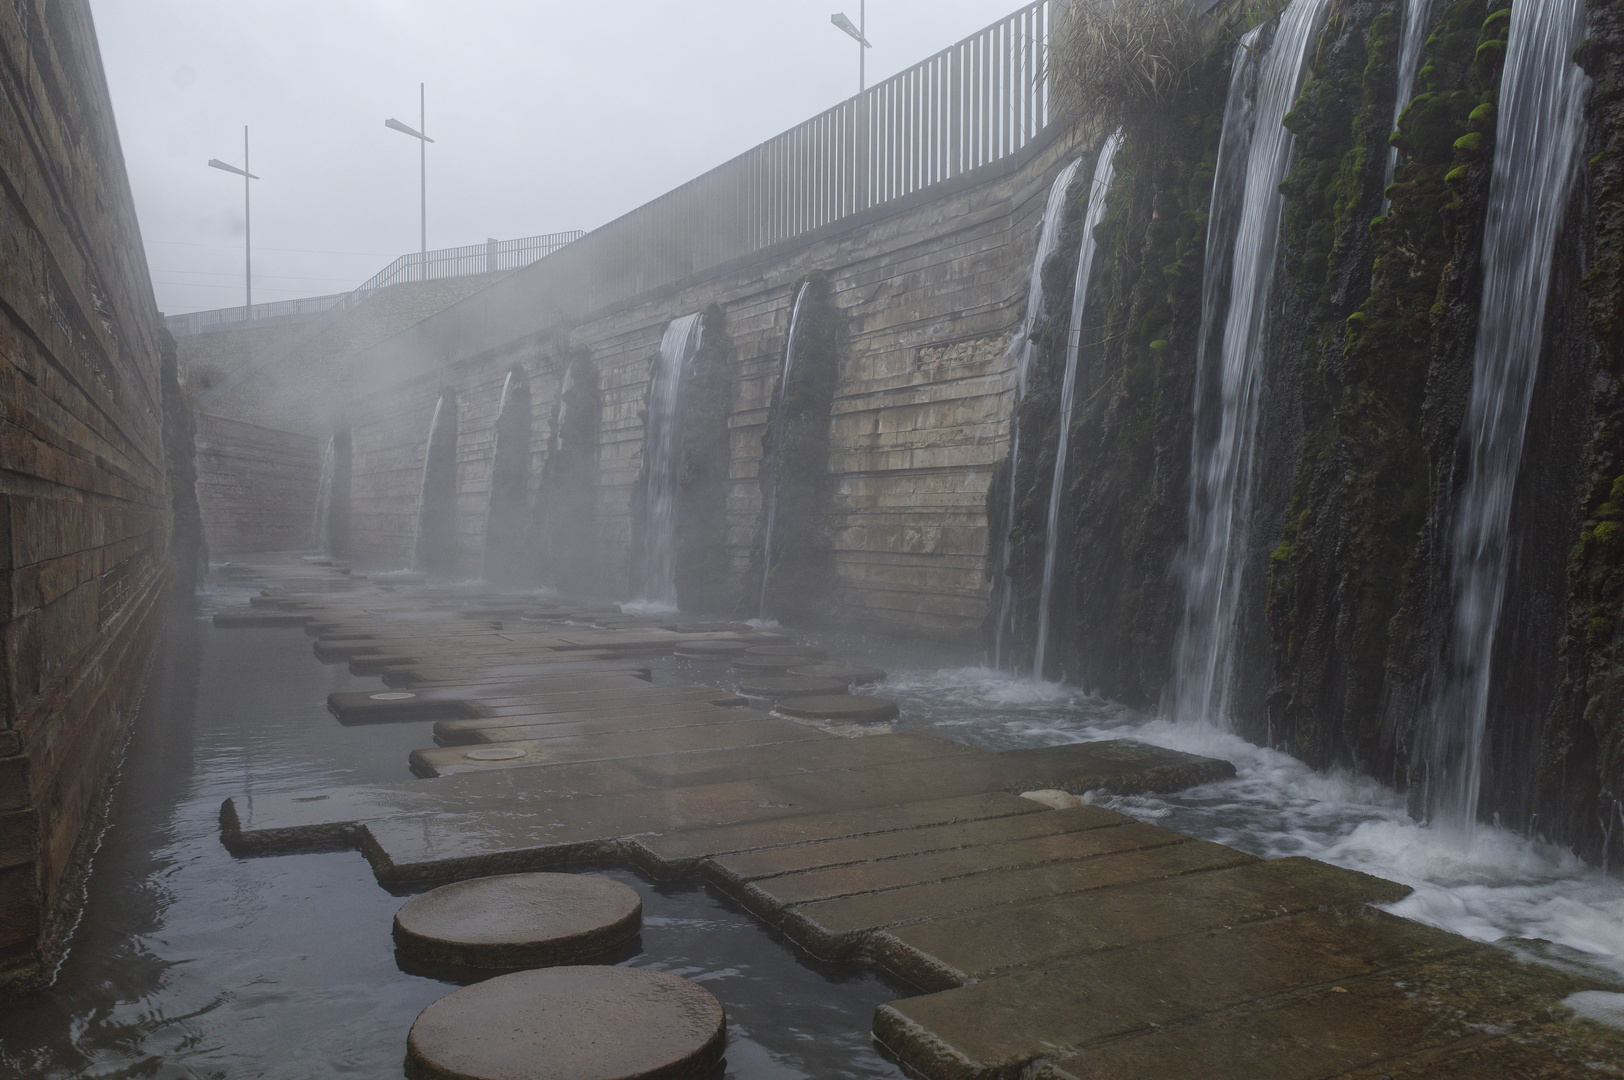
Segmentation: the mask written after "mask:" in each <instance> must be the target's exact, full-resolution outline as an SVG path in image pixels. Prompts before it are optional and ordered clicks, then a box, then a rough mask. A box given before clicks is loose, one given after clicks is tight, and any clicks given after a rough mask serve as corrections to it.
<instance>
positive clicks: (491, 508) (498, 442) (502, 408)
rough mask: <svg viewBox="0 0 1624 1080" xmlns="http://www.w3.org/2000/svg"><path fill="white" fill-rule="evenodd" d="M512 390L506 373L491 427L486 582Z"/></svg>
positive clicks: (482, 572)
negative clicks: (505, 416) (504, 420)
mask: <svg viewBox="0 0 1624 1080" xmlns="http://www.w3.org/2000/svg"><path fill="white" fill-rule="evenodd" d="M512 389H513V372H512V371H511V370H510V371H509V372H508V373H507V378H505V379H503V380H502V396H501V397H499V398H498V399H497V402H496V422H495V424H493V425H492V431H493V433H494V434H493V438H492V446H491V490H490V493H489V495H488V496H487V498H486V500H485V557H484V558H483V559H482V560H481V562H480V571H479V576H480V577H481V578H483V579H484V580H486V581H489V580H490V579H491V519H492V518H493V517H495V516H496V499H497V485H496V481H497V471H496V470H497V465H498V463H499V462H500V461H501V460H502V450H503V446H502V415H503V414H504V413H506V412H507V406H508V391H510V390H512Z"/></svg>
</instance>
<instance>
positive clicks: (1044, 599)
mask: <svg viewBox="0 0 1624 1080" xmlns="http://www.w3.org/2000/svg"><path fill="white" fill-rule="evenodd" d="M1121 145H1122V132H1120V131H1118V132H1117V133H1116V134H1114V135H1112V136H1111V137H1110V138H1108V139H1106V140H1105V144H1104V145H1103V146H1101V147H1100V155H1099V158H1098V159H1096V160H1095V162H1094V178H1093V182H1092V184H1091V185H1090V187H1089V189H1088V209H1087V211H1086V212H1085V213H1084V214H1083V240H1082V246H1081V250H1080V251H1079V252H1078V255H1077V277H1076V279H1075V282H1074V284H1073V285H1072V290H1071V326H1070V327H1069V329H1068V332H1067V334H1066V374H1065V376H1064V378H1063V379H1062V381H1061V385H1060V415H1059V420H1058V424H1059V428H1060V431H1059V436H1058V438H1057V440H1056V443H1055V458H1054V477H1053V478H1052V479H1051V480H1050V482H1049V512H1048V522H1047V528H1046V530H1045V533H1044V542H1043V586H1042V588H1040V589H1039V590H1038V640H1037V647H1036V651H1035V652H1034V653H1033V659H1032V673H1033V674H1034V675H1036V676H1037V677H1038V678H1040V679H1041V678H1043V672H1044V667H1045V664H1046V661H1047V659H1048V653H1049V614H1050V609H1051V608H1052V607H1053V603H1054V573H1055V566H1056V563H1057V561H1058V559H1057V555H1058V553H1059V549H1060V508H1061V503H1062V501H1063V497H1064V492H1065V490H1066V457H1067V455H1068V454H1069V453H1070V451H1071V414H1072V410H1073V409H1075V408H1076V403H1077V360H1078V356H1079V355H1080V354H1081V353H1082V344H1083V310H1084V309H1085V308H1086V307H1087V306H1088V284H1089V280H1090V278H1091V277H1092V276H1093V273H1094V252H1095V248H1096V245H1095V243H1094V229H1095V228H1096V227H1097V226H1098V225H1099V223H1100V221H1101V220H1102V219H1103V218H1104V217H1105V197H1106V196H1107V195H1109V194H1110V192H1111V181H1112V180H1113V179H1114V178H1115V176H1116V172H1115V170H1114V169H1113V167H1112V162H1113V161H1114V160H1115V159H1116V152H1117V149H1118V148H1119V147H1120V146H1121Z"/></svg>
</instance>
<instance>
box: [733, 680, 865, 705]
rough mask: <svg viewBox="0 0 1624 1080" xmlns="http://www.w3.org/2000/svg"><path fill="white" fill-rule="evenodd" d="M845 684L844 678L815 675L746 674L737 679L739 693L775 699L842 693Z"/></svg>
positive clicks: (844, 690) (844, 689)
mask: <svg viewBox="0 0 1624 1080" xmlns="http://www.w3.org/2000/svg"><path fill="white" fill-rule="evenodd" d="M847 685H848V684H847V682H846V681H845V680H844V679H825V678H820V677H818V676H816V675H746V676H744V677H743V678H741V679H740V680H739V693H741V694H745V695H748V696H749V697H764V698H772V699H774V700H777V699H779V698H804V697H814V696H820V695H823V696H826V695H829V694H844V693H845V692H846V687H847Z"/></svg>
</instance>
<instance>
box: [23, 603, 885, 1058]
mask: <svg viewBox="0 0 1624 1080" xmlns="http://www.w3.org/2000/svg"><path fill="white" fill-rule="evenodd" d="M246 595H247V593H246V592H244V591H241V590H232V589H228V588H218V587H217V588H216V589H214V590H213V591H211V593H210V594H209V596H208V597H207V599H206V601H205V614H204V616H201V617H198V618H196V619H193V618H191V617H188V618H186V619H183V620H181V621H180V625H179V627H178V628H177V629H176V631H175V632H174V633H173V634H171V635H170V638H169V640H168V641H167V642H166V644H165V647H164V650H163V654H162V655H161V656H160V658H159V660H158V662H157V664H156V665H155V666H154V669H153V673H152V678H151V682H150V684H149V686H148V689H147V694H146V697H145V699H144V701H143V704H142V709H141V712H140V715H139V716H138V718H137V720H136V724H135V728H134V733H133V735H132V738H131V742H130V745H129V749H128V752H127V755H126V758H125V761H124V765H123V770H122V777H121V780H120V782H119V784H118V787H117V789H116V793H115V795H114V800H113V805H112V812H111V819H110V823H109V827H108V829H107V832H106V834H105V836H104V838H103V841H102V845H101V848H100V850H99V852H98V853H97V855H96V858H95V863H94V866H93V870H92V873H91V875H90V880H89V887H88V896H87V902H86V905H85V910H84V917H83V919H82V920H81V922H80V924H79V927H78V929H77V931H76V933H75V935H74V938H73V944H72V949H71V951H70V953H69V954H68V957H67V960H66V961H65V963H64V964H63V967H62V970H61V973H60V977H59V978H58V980H57V983H56V985H55V987H54V988H53V989H52V990H51V991H49V992H48V993H46V994H45V995H43V996H41V997H40V998H37V999H34V1000H32V1001H29V1002H26V1003H23V1004H21V1005H18V1006H13V1007H11V1008H9V1009H5V1010H0V1077H6V1078H10V1077H19V1078H21V1077H28V1078H33V1077H42V1078H44V1077H154V1078H168V1077H230V1078H232V1080H237V1078H250V1077H288V1078H305V1077H317V1076H354V1077H369V1078H371V1077H378V1078H389V1080H393V1078H395V1077H399V1076H401V1075H402V1069H401V1063H402V1060H403V1058H404V1055H405V1046H406V1032H407V1029H408V1028H409V1027H410V1026H411V1023H412V1020H413V1019H414V1018H415V1017H416V1016H417V1013H418V1012H419V1011H420V1010H421V1009H422V1008H423V1007H424V1006H426V1005H428V1004H429V1003H430V1002H431V1001H433V1000H435V999H436V998H438V997H441V996H442V995H444V994H446V993H447V992H449V991H450V990H452V989H454V986H453V985H452V984H449V983H444V982H439V981H436V980H433V979H429V978H423V977H420V976H416V975H409V974H406V973H404V972H402V971H401V970H400V969H399V968H398V967H397V966H396V964H395V955H394V945H393V942H392V941H391V938H390V920H391V919H392V918H393V916H394V913H395V910H396V909H397V908H398V907H399V906H400V904H401V903H402V902H403V901H402V899H401V898H400V897H398V896H393V895H391V894H390V893H389V892H387V891H385V890H384V889H382V888H380V887H379V886H378V884H377V882H376V881H375V880H374V878H373V876H372V871H371V869H370V867H368V865H367V864H366V861H365V860H364V859H363V858H362V857H361V856H360V855H359V854H358V853H356V852H349V851H345V852H332V853H326V854H310V855H290V856H278V857H272V858H260V859H238V858H234V857H233V856H232V855H231V854H230V853H228V852H227V851H226V850H225V848H224V847H223V846H221V843H220V838H219V824H218V815H219V811H220V804H221V802H222V801H223V800H224V799H226V798H227V797H228V796H232V795H236V794H240V793H243V792H244V791H248V792H258V793H272V792H284V791H291V790H310V789H312V788H316V789H319V788H321V787H323V786H324V785H333V786H337V785H341V784H351V783H357V782H368V781H389V780H408V779H410V774H409V773H408V772H407V769H406V755H407V754H408V752H409V751H411V750H412V749H414V748H417V747H423V746H430V745H432V744H433V739H432V736H431V734H430V728H431V726H432V725H431V724H429V723H414V724H380V725H371V726H365V727H342V726H340V725H339V724H338V723H337V722H336V721H335V720H334V719H333V718H332V716H331V715H330V714H329V713H328V712H327V710H326V707H325V701H326V696H327V695H328V694H330V693H333V692H334V691H341V690H364V689H375V688H378V687H380V686H381V685H382V684H381V682H380V681H379V680H377V679H371V678H357V677H354V676H351V675H350V674H349V673H348V672H347V670H346V669H345V668H343V667H335V666H325V665H322V664H320V663H318V662H317V661H316V660H315V658H314V656H313V655H312V653H311V650H310V639H309V638H308V637H306V636H305V635H304V634H302V633H300V632H298V631H296V630H215V629H214V627H213V626H212V625H211V624H209V623H208V622H207V621H206V614H207V611H211V610H213V609H214V608H215V607H218V606H229V605H234V604H240V603H243V602H244V600H245V598H246ZM662 681H663V680H662ZM609 876H612V877H615V878H618V879H619V880H622V881H626V882H628V883H630V884H632V885H634V886H635V887H637V888H638V890H639V891H640V892H641V893H642V894H643V898H644V920H643V926H644V929H643V935H642V945H643V949H644V952H643V953H642V954H640V955H638V956H637V957H635V958H633V959H632V960H630V961H628V963H630V964H632V965H635V966H644V967H654V968H660V969H663V970H668V971H673V972H676V973H678V974H681V975H684V976H686V977H688V978H690V979H694V980H696V981H698V982H700V983H702V984H703V985H704V986H705V987H707V988H708V989H709V990H711V992H713V993H714V994H716V996H717V997H718V998H720V999H721V1001H722V1003H723V1005H724V1006H726V1008H727V1013H728V1023H729V1028H730V1036H731V1040H730V1044H729V1048H728V1055H727V1057H728V1074H727V1075H728V1076H730V1077H737V1078H739V1080H757V1078H760V1080H780V1078H783V1080H790V1078H797V1077H818V1078H823V1077H900V1076H901V1075H902V1074H901V1072H900V1071H899V1070H898V1069H897V1068H896V1067H895V1066H894V1065H892V1064H890V1063H888V1062H886V1061H885V1060H883V1059H882V1058H881V1057H880V1056H879V1055H878V1054H877V1053H876V1052H875V1050H874V1049H873V1047H872V1045H871V1043H870V1041H869V1036H868V1033H869V1028H870V1023H871V1017H872V1014H873V1010H874V1007H875V1006H876V1005H878V1004H880V1003H881V1002H884V1001H888V1000H890V999H892V998H893V997H895V996H896V995H895V993H894V992H893V990H891V989H890V988H889V987H887V986H886V985H885V984H884V983H882V982H881V981H880V980H879V979H877V978H875V977H874V976H872V975H870V974H867V973H865V972H862V971H859V970H856V969H829V970H825V969H822V968H818V967H814V966H811V965H810V964H808V963H803V962H802V961H800V960H799V959H798V958H797V957H796V955H795V954H794V953H793V952H792V951H790V950H789V949H788V948H787V947H785V946H783V945H781V944H780V943H778V942H777V941H775V940H773V939H772V938H771V937H769V936H768V934H767V933H766V932H765V931H764V930H762V929H761V928H759V927H758V926H757V924H755V923H754V922H753V921H751V920H750V919H749V917H748V916H746V915H744V914H742V913H739V912H737V911H734V910H731V909H730V908H729V907H727V906H725V905H724V904H723V903H722V902H720V901H719V900H717V899H716V898H714V897H712V896H711V895H709V894H707V893H706V892H704V891H701V890H668V889H656V888H654V887H652V886H650V885H649V884H647V883H646V882H643V881H642V880H640V879H639V878H638V877H637V876H636V875H634V874H631V873H626V872H619V871H612V872H610V875H609Z"/></svg>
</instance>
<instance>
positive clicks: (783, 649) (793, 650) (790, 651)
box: [745, 645, 829, 660]
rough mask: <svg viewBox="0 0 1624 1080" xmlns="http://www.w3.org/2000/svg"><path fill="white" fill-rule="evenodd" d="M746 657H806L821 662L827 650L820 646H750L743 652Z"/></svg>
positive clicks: (827, 652) (826, 655) (825, 656)
mask: <svg viewBox="0 0 1624 1080" xmlns="http://www.w3.org/2000/svg"><path fill="white" fill-rule="evenodd" d="M745 655H746V656H806V657H810V658H812V659H813V660H823V659H826V658H827V657H828V656H829V650H828V649H825V648H824V647H823V646H822V645H752V646H750V648H749V649H748V650H747V651H746V652H745Z"/></svg>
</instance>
